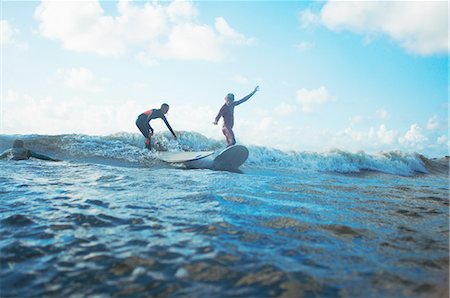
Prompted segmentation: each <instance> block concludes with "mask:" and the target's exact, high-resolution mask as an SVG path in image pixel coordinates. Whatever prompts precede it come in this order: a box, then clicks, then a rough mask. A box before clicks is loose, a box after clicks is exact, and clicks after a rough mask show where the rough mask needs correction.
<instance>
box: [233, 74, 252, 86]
mask: <svg viewBox="0 0 450 298" xmlns="http://www.w3.org/2000/svg"><path fill="white" fill-rule="evenodd" d="M233 81H235V82H238V83H239V84H243V85H245V84H248V83H249V81H250V80H249V79H248V78H247V77H244V76H243V75H240V74H237V75H235V76H234V77H233Z"/></svg>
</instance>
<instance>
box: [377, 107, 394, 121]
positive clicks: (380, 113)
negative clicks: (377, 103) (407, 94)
mask: <svg viewBox="0 0 450 298" xmlns="http://www.w3.org/2000/svg"><path fill="white" fill-rule="evenodd" d="M375 115H376V116H377V118H379V119H383V120H386V119H389V118H390V117H391V115H389V113H388V112H386V111H385V110H383V109H379V110H377V111H376V112H375Z"/></svg>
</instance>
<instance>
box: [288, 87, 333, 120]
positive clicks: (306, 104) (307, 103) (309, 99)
mask: <svg viewBox="0 0 450 298" xmlns="http://www.w3.org/2000/svg"><path fill="white" fill-rule="evenodd" d="M296 98H297V101H298V103H299V104H300V105H301V107H302V111H303V112H305V113H309V112H312V110H313V108H314V106H317V105H322V104H324V103H326V102H330V101H333V100H335V97H334V96H332V95H331V94H330V93H329V92H328V90H327V88H325V87H324V86H321V87H319V88H318V89H313V90H308V89H305V88H302V89H300V90H297V94H296Z"/></svg>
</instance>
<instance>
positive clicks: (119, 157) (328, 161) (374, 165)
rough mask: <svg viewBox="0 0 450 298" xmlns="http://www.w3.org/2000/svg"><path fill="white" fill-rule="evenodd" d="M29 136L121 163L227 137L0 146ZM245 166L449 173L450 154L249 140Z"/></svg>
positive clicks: (50, 149)
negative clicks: (435, 156)
mask: <svg viewBox="0 0 450 298" xmlns="http://www.w3.org/2000/svg"><path fill="white" fill-rule="evenodd" d="M16 138H20V139H23V140H24V141H25V144H26V146H27V147H28V148H30V149H32V150H36V151H37V152H40V153H44V154H49V155H51V156H53V157H56V158H60V159H63V160H68V161H76V162H94V163H96V162H98V163H106V164H111V165H119V166H120V165H123V166H157V165H161V166H162V163H161V162H160V161H159V160H158V159H157V152H156V151H202V150H205V151H206V150H208V151H209V150H220V149H222V148H224V147H225V142H224V141H217V140H213V139H209V138H207V137H205V136H203V135H201V134H199V133H195V132H178V141H175V140H174V139H173V138H172V136H171V135H170V134H169V133H168V132H162V133H159V134H156V135H155V137H154V138H153V141H154V148H155V149H156V151H152V152H149V151H148V150H146V149H145V148H144V146H143V145H144V138H143V137H142V136H141V135H140V134H137V133H116V134H112V135H108V136H90V135H83V134H69V135H56V136H47V135H0V150H6V149H8V148H10V147H11V144H12V142H13V141H14V139H16ZM248 148H249V151H250V156H249V159H248V161H247V163H246V164H245V165H246V166H256V167H280V168H296V169H307V170H317V171H324V172H338V173H358V172H361V171H377V172H382V173H388V174H394V175H402V176H410V175H414V174H417V173H444V174H445V173H447V174H448V158H443V159H441V160H432V159H428V158H426V157H424V156H423V155H420V154H418V153H407V152H402V151H389V152H379V153H375V154H368V153H365V152H363V151H360V152H356V153H353V152H348V151H343V150H338V149H333V150H330V151H327V152H320V153H319V152H294V151H289V152H288V151H281V150H277V149H273V148H267V147H261V146H248Z"/></svg>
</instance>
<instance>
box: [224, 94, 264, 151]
mask: <svg viewBox="0 0 450 298" xmlns="http://www.w3.org/2000/svg"><path fill="white" fill-rule="evenodd" d="M255 92H256V91H254V92H252V93H250V94H249V95H247V96H246V97H244V98H243V99H241V100H238V101H234V102H231V103H230V105H227V104H224V105H223V106H222V107H221V108H220V111H219V114H217V116H216V123H217V122H218V121H219V119H220V117H223V127H222V132H223V134H224V135H225V138H226V139H227V144H228V146H232V145H234V144H236V140H235V138H234V132H233V125H234V107H235V106H238V105H240V104H241V103H244V102H246V101H247V100H248V99H249V98H250V97H251V96H252V95H253V94H254V93H255Z"/></svg>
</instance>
